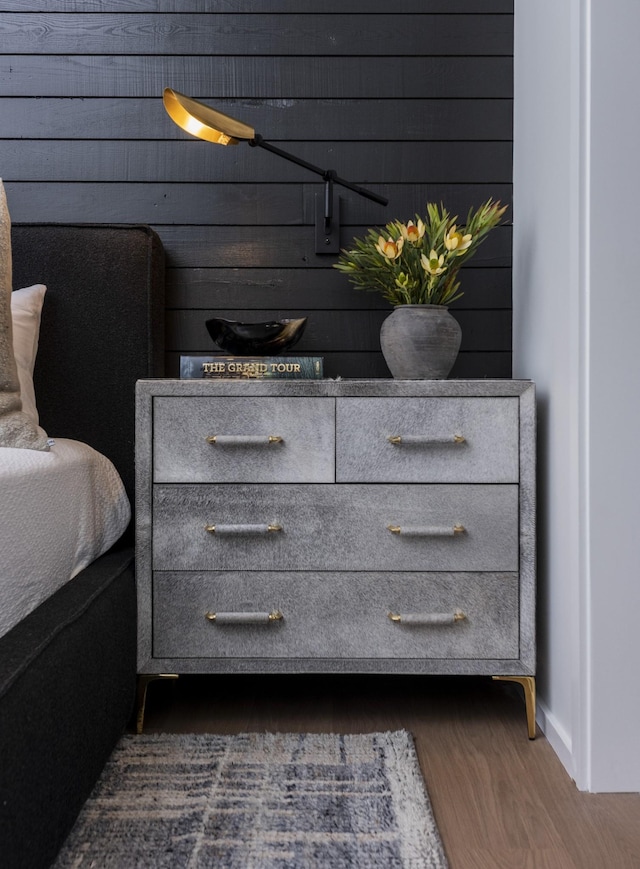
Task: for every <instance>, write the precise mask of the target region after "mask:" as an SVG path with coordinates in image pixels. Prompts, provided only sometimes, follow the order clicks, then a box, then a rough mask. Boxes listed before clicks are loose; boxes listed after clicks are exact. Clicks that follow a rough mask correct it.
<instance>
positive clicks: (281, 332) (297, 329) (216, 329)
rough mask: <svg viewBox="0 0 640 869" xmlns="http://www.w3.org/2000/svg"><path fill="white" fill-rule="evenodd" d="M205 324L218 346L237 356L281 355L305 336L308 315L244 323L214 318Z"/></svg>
mask: <svg viewBox="0 0 640 869" xmlns="http://www.w3.org/2000/svg"><path fill="white" fill-rule="evenodd" d="M205 325H206V327H207V331H208V332H209V335H211V337H212V338H213V340H214V341H215V343H216V344H217V345H218V347H220V348H221V349H222V350H226V351H227V353H232V354H233V355H234V356H277V355H278V353H283V352H284V351H285V350H288V349H289V348H290V347H293V345H294V344H295V343H296V342H297V341H298V340H299V339H300V338H301V337H302V333H303V332H304V327H305V326H306V325H307V318H306V317H302V318H300V319H299V320H270V321H269V322H267V323H240V322H239V321H238V320H225V319H223V318H222V317H213V318H212V319H211V320H207V321H206V323H205Z"/></svg>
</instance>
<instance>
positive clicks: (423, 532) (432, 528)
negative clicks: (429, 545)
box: [387, 525, 466, 537]
mask: <svg viewBox="0 0 640 869" xmlns="http://www.w3.org/2000/svg"><path fill="white" fill-rule="evenodd" d="M387 529H388V530H389V531H391V533H392V534H403V535H404V536H405V537H454V536H455V535H456V534H464V533H465V530H466V529H465V527H464V525H425V526H419V525H414V526H409V525H405V526H404V527H401V526H400V525H387Z"/></svg>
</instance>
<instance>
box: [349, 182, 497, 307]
mask: <svg viewBox="0 0 640 869" xmlns="http://www.w3.org/2000/svg"><path fill="white" fill-rule="evenodd" d="M506 210H507V206H506V205H504V206H503V205H501V204H500V202H494V201H493V200H492V199H488V200H487V201H486V202H485V203H484V204H483V205H481V206H480V207H479V208H478V209H477V210H475V211H474V210H473V209H470V211H469V214H468V215H467V221H466V223H465V224H464V226H458V225H457V223H456V221H457V220H458V218H457V217H452V216H451V215H450V214H449V212H448V211H447V210H446V208H445V207H444V206H443V205H442V203H441V204H440V205H437V204H436V203H434V202H428V203H427V214H426V217H425V218H421V217H420V216H419V215H418V214H416V215H415V220H409V221H408V222H407V223H406V224H404V223H401V222H400V221H399V220H393V221H391V222H390V223H387V225H386V226H385V228H384V230H383V231H382V232H381V231H380V230H379V229H368V230H367V232H366V235H365V236H364V237H363V238H354V240H353V247H352V249H351V250H342V251H341V252H340V257H339V259H338V262H337V263H334V266H333V267H334V268H336V269H338V270H339V271H341V272H342V273H343V274H345V275H346V276H347V278H348V279H349V280H350V281H351V283H352V284H353V285H354V286H356V287H357V288H358V289H361V290H367V291H369V292H377V293H380V294H381V295H382V296H383V297H384V298H385V299H387V300H388V301H389V302H391V304H392V305H449V304H451V302H453V301H454V300H455V299H458V298H460V296H461V295H462V293H461V292H459V288H460V282H459V281H458V280H457V278H458V271H459V269H460V266H462V265H463V264H464V263H465V262H466V261H467V260H468V259H469V258H470V257H471V256H473V254H474V253H475V252H476V250H477V249H478V246H479V245H480V244H481V243H482V242H483V241H484V240H485V238H486V237H487V234H488V233H489V232H490V230H492V229H493V228H494V227H495V226H497V225H498V224H499V223H500V218H501V217H502V215H503V214H504V212H505V211H506Z"/></svg>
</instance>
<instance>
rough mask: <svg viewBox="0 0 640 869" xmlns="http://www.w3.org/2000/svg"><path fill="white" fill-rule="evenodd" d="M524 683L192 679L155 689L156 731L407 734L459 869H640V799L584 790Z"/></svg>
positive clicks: (152, 719) (152, 713)
mask: <svg viewBox="0 0 640 869" xmlns="http://www.w3.org/2000/svg"><path fill="white" fill-rule="evenodd" d="M519 690H520V689H519V688H517V687H515V686H513V685H507V684H502V683H496V682H492V681H491V680H489V679H484V678H469V679H467V678H463V677H457V678H453V679H451V678H445V677H408V676H407V677H389V676H375V677H370V676H315V675H314V676H297V675H296V676H251V675H242V676H216V677H210V676H191V677H189V676H182V677H181V678H180V679H179V680H177V681H173V682H169V681H163V682H153V683H152V684H151V686H150V687H149V692H148V699H147V715H146V721H145V732H148V733H151V732H158V731H163V732H175V733H179V732H183V733H185V732H191V733H202V732H212V733H241V732H247V731H259V732H260V731H262V732H264V731H282V732H287V731H288V732H304V731H310V732H311V731H315V732H342V733H358V732H360V733H362V732H368V731H374V730H377V731H381V730H399V729H406V730H409V731H410V732H411V733H412V734H413V735H414V738H415V742H416V747H417V750H418V755H419V758H420V764H421V767H422V771H423V773H424V777H425V780H426V782H427V788H428V791H429V795H430V797H431V802H432V804H433V809H434V812H435V816H436V820H437V822H438V826H439V829H440V832H441V834H442V838H443V841H444V845H445V849H446V852H447V856H448V858H449V863H450V867H451V869H534V867H535V869H640V795H638V794H585V793H581V792H579V791H578V790H577V789H576V787H575V785H574V784H573V782H572V781H571V779H570V778H569V776H568V775H567V774H566V772H565V770H564V768H563V767H562V766H561V764H560V762H559V761H558V759H557V758H556V755H555V754H554V752H553V750H552V749H551V747H550V745H549V744H548V743H547V741H546V740H545V738H544V737H543V736H542V735H539V736H538V738H537V739H535V740H532V741H531V740H529V739H528V738H527V733H526V723H525V713H524V703H523V701H522V699H521V694H519ZM363 869H364V867H363Z"/></svg>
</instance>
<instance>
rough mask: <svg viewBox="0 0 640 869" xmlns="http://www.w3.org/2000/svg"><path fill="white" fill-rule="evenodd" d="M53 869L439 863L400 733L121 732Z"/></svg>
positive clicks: (286, 868) (409, 868)
mask: <svg viewBox="0 0 640 869" xmlns="http://www.w3.org/2000/svg"><path fill="white" fill-rule="evenodd" d="M54 866H55V867H56V869H69V867H74V869H77V867H99V869H130V867H131V869H133V867H136V869H144V867H152V869H164V867H167V869H182V867H185V869H186V867H189V869H204V867H220V869H315V867H327V869H347V867H349V869H351V867H356V869H446V867H447V861H446V858H445V855H444V850H443V847H442V842H441V839H440V836H439V834H438V829H437V827H436V823H435V820H434V817H433V813H432V811H431V805H430V802H429V797H428V795H427V791H426V788H425V785H424V781H423V779H422V775H421V773H420V768H419V766H418V759H417V756H416V752H415V747H414V744H413V738H412V736H411V734H409V733H407V732H406V731H396V732H392V733H367V734H357V735H339V734H315V733H306V734H282V733H245V734H240V735H237V736H218V735H213V734H197V735H191V734H189V735H179V734H177V735H174V734H159V735H142V736H125V737H123V739H122V740H121V742H120V743H119V744H118V745H117V746H116V749H115V751H114V753H113V755H112V757H111V759H110V761H109V763H108V764H107V766H106V768H105V770H104V772H103V774H102V776H101V778H100V780H99V782H98V783H97V785H96V787H95V788H94V791H93V793H92V795H91V797H90V798H89V800H88V802H87V803H86V804H85V806H84V808H83V810H82V812H81V814H80V816H79V817H78V820H77V822H76V824H75V826H74V828H73V830H72V831H71V833H70V835H69V837H68V839H67V841H66V842H65V845H64V846H63V849H62V851H61V852H60V854H59V856H58V859H57V861H56V863H55V864H54Z"/></svg>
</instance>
